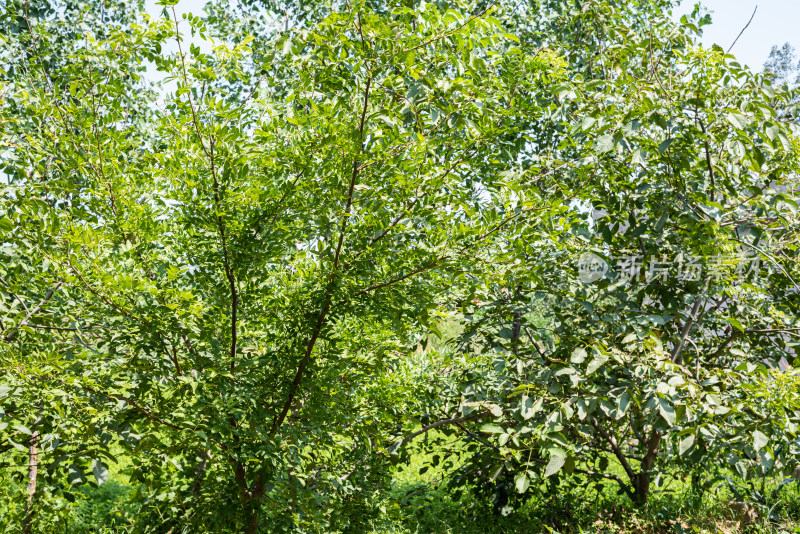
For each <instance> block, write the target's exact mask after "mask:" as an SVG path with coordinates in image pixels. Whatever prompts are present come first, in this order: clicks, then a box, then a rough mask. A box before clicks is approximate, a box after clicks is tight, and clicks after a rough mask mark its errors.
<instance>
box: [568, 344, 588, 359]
mask: <svg viewBox="0 0 800 534" xmlns="http://www.w3.org/2000/svg"><path fill="white" fill-rule="evenodd" d="M586 356H587V354H586V349H583V348H580V347H578V348H577V349H575V350H573V351H572V356H570V358H569V360H570V361H571V362H572V363H583V360H585V359H586Z"/></svg>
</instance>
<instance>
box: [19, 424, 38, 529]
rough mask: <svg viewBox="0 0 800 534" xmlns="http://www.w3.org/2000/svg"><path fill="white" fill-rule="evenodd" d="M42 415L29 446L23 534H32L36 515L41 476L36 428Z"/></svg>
mask: <svg viewBox="0 0 800 534" xmlns="http://www.w3.org/2000/svg"><path fill="white" fill-rule="evenodd" d="M41 420H42V417H41V415H40V416H39V417H38V418H37V419H36V423H35V424H34V431H33V434H32V435H31V441H30V445H29V446H28V485H27V488H26V493H27V495H28V498H27V500H26V501H25V516H24V517H23V519H22V534H31V532H32V531H33V516H34V515H36V506H35V504H36V503H35V500H36V478H37V476H38V475H39V430H38V428H36V427H37V426H38V425H39V423H41Z"/></svg>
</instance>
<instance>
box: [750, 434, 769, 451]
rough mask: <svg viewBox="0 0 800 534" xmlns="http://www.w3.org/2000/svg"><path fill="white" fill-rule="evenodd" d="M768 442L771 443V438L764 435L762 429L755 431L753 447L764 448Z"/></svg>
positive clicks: (756, 448)
mask: <svg viewBox="0 0 800 534" xmlns="http://www.w3.org/2000/svg"><path fill="white" fill-rule="evenodd" d="M767 443H769V438H768V437H767V436H766V435H764V434H763V433H762V432H761V431H760V430H756V431H755V432H753V448H754V449H755V450H757V451H759V450H761V449H763V448H764V447H765V446H766V445H767Z"/></svg>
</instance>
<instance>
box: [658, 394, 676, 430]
mask: <svg viewBox="0 0 800 534" xmlns="http://www.w3.org/2000/svg"><path fill="white" fill-rule="evenodd" d="M658 410H659V412H660V413H661V417H663V418H664V420H665V421H666V422H667V423H669V425H670V426H673V425H674V424H675V408H673V407H672V404H670V402H669V401H668V400H667V399H665V398H663V397H659V398H658Z"/></svg>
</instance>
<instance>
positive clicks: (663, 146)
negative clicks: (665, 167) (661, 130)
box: [658, 137, 675, 154]
mask: <svg viewBox="0 0 800 534" xmlns="http://www.w3.org/2000/svg"><path fill="white" fill-rule="evenodd" d="M674 142H675V138H674V137H670V138H669V139H665V140H663V141H661V144H659V145H658V153H659V154H664V152H666V151H667V150H669V147H670V146H671V145H672V143H674Z"/></svg>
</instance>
